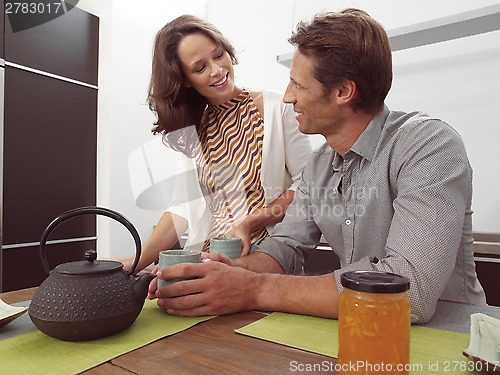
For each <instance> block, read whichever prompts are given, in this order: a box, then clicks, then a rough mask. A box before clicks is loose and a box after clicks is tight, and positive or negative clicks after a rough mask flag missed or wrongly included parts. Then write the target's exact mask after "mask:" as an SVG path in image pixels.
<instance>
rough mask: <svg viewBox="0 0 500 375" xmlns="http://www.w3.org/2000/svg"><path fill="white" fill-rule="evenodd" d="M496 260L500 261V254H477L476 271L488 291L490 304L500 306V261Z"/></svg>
mask: <svg viewBox="0 0 500 375" xmlns="http://www.w3.org/2000/svg"><path fill="white" fill-rule="evenodd" d="M481 258H482V259H483V260H481ZM485 258H489V259H490V260H486V259H485ZM494 260H497V261H498V262H500V255H492V254H485V255H484V256H482V254H476V273H477V277H478V279H479V282H480V283H481V285H482V286H483V288H484V292H485V293H486V302H487V303H488V305H492V306H500V293H499V292H498V275H499V274H500V263H496V262H495V261H494Z"/></svg>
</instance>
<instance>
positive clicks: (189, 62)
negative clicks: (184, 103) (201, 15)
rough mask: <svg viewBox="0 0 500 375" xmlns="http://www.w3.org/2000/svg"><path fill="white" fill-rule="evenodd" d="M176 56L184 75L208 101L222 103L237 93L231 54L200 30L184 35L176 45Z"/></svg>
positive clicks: (188, 82) (188, 83) (187, 83)
mask: <svg viewBox="0 0 500 375" xmlns="http://www.w3.org/2000/svg"><path fill="white" fill-rule="evenodd" d="M177 56H178V57H179V60H180V62H181V66H182V70H183V72H184V75H185V77H186V79H187V82H184V84H186V85H190V86H192V87H193V88H194V89H195V90H196V91H198V93H199V94H200V95H203V96H204V97H205V98H206V99H207V101H208V102H209V103H211V104H222V103H225V102H227V101H228V100H230V99H232V98H233V97H235V96H236V95H237V94H238V92H237V91H238V88H236V86H235V84H234V69H233V64H232V62H231V57H230V56H229V54H228V53H227V52H226V51H225V50H224V48H223V47H221V46H219V45H218V44H216V43H215V42H214V41H213V40H212V39H211V38H210V37H208V36H207V35H205V34H204V33H202V32H196V33H193V34H190V35H187V36H185V37H184V38H183V39H182V40H181V41H180V43H179V45H178V46H177Z"/></svg>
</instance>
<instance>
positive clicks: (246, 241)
mask: <svg viewBox="0 0 500 375" xmlns="http://www.w3.org/2000/svg"><path fill="white" fill-rule="evenodd" d="M226 237H239V238H240V239H241V256H242V257H243V256H245V255H248V252H249V251H250V246H251V245H252V243H251V238H252V228H251V226H250V225H249V224H248V223H247V222H246V220H243V221H242V222H241V223H240V224H238V225H236V226H234V227H233V228H232V229H231V230H230V231H229V232H228V233H227V234H226Z"/></svg>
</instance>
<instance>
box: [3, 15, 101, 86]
mask: <svg viewBox="0 0 500 375" xmlns="http://www.w3.org/2000/svg"><path fill="white" fill-rule="evenodd" d="M98 45H99V18H98V17H96V16H94V15H92V14H89V13H87V12H85V11H82V10H81V9H78V8H76V7H75V8H72V9H71V10H69V11H68V12H67V13H65V14H63V15H61V16H59V17H57V18H55V19H53V20H50V21H48V22H45V23H42V24H41V25H38V26H35V27H31V28H28V29H25V30H21V31H16V32H13V31H12V27H11V25H10V22H9V18H8V17H6V18H5V60H6V61H9V62H11V63H16V64H20V65H23V66H27V67H30V68H34V69H37V70H42V71H44V72H49V73H53V74H57V75H60V76H63V77H68V78H72V79H75V80H78V81H82V82H86V83H90V84H92V85H97V70H98Z"/></svg>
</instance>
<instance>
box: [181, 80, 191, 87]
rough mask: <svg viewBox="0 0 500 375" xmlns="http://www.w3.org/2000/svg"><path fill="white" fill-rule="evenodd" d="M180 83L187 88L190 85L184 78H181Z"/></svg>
mask: <svg viewBox="0 0 500 375" xmlns="http://www.w3.org/2000/svg"><path fill="white" fill-rule="evenodd" d="M182 85H183V86H184V87H187V88H189V87H191V84H190V83H189V82H188V81H186V80H185V79H184V80H182Z"/></svg>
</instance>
